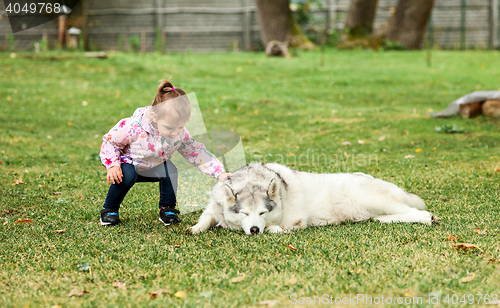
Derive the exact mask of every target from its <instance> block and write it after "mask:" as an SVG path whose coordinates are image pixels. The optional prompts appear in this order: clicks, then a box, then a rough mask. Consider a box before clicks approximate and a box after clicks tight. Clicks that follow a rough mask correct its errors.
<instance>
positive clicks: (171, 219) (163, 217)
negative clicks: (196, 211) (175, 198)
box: [159, 207, 181, 226]
mask: <svg viewBox="0 0 500 308" xmlns="http://www.w3.org/2000/svg"><path fill="white" fill-rule="evenodd" d="M179 213H180V212H179V211H178V210H176V209H174V208H171V207H169V208H164V207H162V208H161V209H160V219H159V220H160V222H162V223H164V224H165V226H170V225H174V224H178V223H180V222H181V219H180V218H179V216H177V214H179Z"/></svg>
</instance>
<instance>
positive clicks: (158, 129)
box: [99, 81, 230, 226]
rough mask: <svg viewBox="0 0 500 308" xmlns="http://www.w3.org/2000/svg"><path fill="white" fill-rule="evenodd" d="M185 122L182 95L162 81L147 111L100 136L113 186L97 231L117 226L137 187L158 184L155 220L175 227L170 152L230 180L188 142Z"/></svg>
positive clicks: (208, 156)
mask: <svg viewBox="0 0 500 308" xmlns="http://www.w3.org/2000/svg"><path fill="white" fill-rule="evenodd" d="M190 116H191V107H190V105H189V100H188V99H187V96H186V93H185V92H184V91H183V90H181V89H179V88H175V87H174V86H173V85H172V83H171V82H170V81H162V83H161V84H160V87H159V88H158V93H157V94H156V96H155V98H154V100H153V103H152V105H151V106H148V107H144V108H139V109H137V110H136V111H135V112H134V114H133V115H132V117H130V118H126V119H122V120H120V122H118V124H116V125H115V126H114V127H113V128H112V129H111V130H110V131H109V133H107V134H106V135H104V136H103V140H104V141H103V143H102V146H101V152H100V156H101V161H102V164H103V165H104V166H105V167H106V168H107V169H108V176H107V180H108V184H109V183H110V182H112V183H113V184H112V185H111V186H110V187H109V191H108V195H107V197H106V201H105V202H104V209H103V210H101V220H100V221H99V224H100V225H103V226H107V225H111V226H112V225H116V224H117V223H119V222H120V218H119V216H118V211H119V209H120V204H121V203H122V201H123V198H124V197H125V195H126V194H127V192H128V191H129V190H130V188H131V187H132V186H134V184H135V183H136V182H159V183H160V202H159V207H160V219H159V220H160V221H161V222H163V223H164V224H165V225H167V226H168V225H171V224H176V223H179V222H180V219H179V217H178V216H177V214H179V211H178V210H177V209H176V208H175V207H176V204H177V200H176V193H177V168H176V167H175V166H174V164H173V163H172V162H171V161H170V159H171V158H172V155H173V153H174V152H175V151H178V152H179V153H180V154H181V155H182V156H183V157H184V158H185V159H186V160H187V161H188V162H190V163H192V164H193V165H195V166H196V167H198V169H200V170H201V171H202V172H204V173H206V174H208V175H210V176H212V177H214V178H216V179H219V180H221V179H223V178H225V177H227V176H229V175H230V174H228V173H225V171H224V167H223V165H222V163H221V162H220V161H219V160H218V159H217V158H216V157H215V156H214V155H213V154H212V153H210V152H209V151H208V150H207V149H206V148H205V146H204V145H203V144H202V143H199V142H196V141H195V140H194V139H193V138H192V137H191V135H190V134H189V132H188V130H187V129H186V127H185V125H186V123H187V122H188V120H189V118H190Z"/></svg>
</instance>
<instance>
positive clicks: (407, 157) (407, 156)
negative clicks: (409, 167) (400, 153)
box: [405, 155, 415, 159]
mask: <svg viewBox="0 0 500 308" xmlns="http://www.w3.org/2000/svg"><path fill="white" fill-rule="evenodd" d="M414 157H415V156H413V155H406V156H405V159H409V158H414Z"/></svg>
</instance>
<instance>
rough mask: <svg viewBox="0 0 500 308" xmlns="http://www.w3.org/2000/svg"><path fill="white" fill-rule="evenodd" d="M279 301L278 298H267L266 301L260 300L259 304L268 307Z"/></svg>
mask: <svg viewBox="0 0 500 308" xmlns="http://www.w3.org/2000/svg"><path fill="white" fill-rule="evenodd" d="M277 303H278V301H277V300H265V301H260V302H259V305H260V306H267V307H274V306H275V305H276V304H277Z"/></svg>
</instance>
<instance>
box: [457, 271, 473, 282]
mask: <svg viewBox="0 0 500 308" xmlns="http://www.w3.org/2000/svg"><path fill="white" fill-rule="evenodd" d="M474 278H476V274H474V273H472V276H469V277H464V278H462V279H460V282H469V281H472V280H474Z"/></svg>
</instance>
